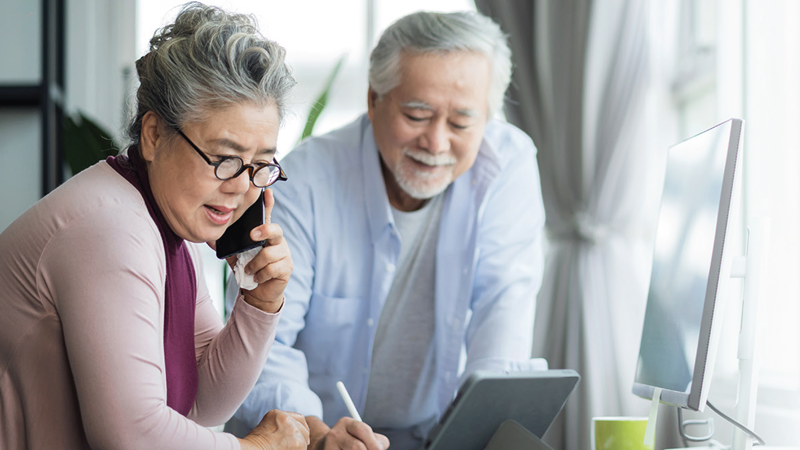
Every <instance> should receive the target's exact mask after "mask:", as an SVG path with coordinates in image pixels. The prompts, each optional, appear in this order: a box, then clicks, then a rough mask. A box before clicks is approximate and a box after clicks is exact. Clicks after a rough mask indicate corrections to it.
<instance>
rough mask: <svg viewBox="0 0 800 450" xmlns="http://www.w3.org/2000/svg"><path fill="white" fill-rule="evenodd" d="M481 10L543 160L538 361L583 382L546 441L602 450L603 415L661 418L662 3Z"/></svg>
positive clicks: (496, 2)
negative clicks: (653, 401) (654, 284)
mask: <svg viewBox="0 0 800 450" xmlns="http://www.w3.org/2000/svg"><path fill="white" fill-rule="evenodd" d="M476 5H477V6H478V9H479V11H481V12H483V13H485V14H487V15H489V16H491V17H493V18H494V19H495V20H496V21H498V23H500V25H501V26H502V27H503V29H504V30H505V31H506V32H507V33H508V34H509V36H510V43H511V46H512V51H513V52H514V59H515V73H514V79H513V87H512V89H511V90H510V92H509V97H510V99H509V101H508V102H507V108H506V115H507V118H508V119H509V121H511V122H512V123H515V124H516V125H517V126H519V127H521V128H522V129H524V130H525V131H526V132H528V133H529V134H530V135H531V137H532V138H533V140H534V142H535V143H536V146H537V148H538V152H539V153H538V161H539V167H540V171H541V179H542V192H543V196H544V202H545V209H546V213H547V231H548V236H549V238H550V239H549V247H548V252H547V264H546V269H545V278H544V284H543V286H542V290H541V292H540V293H539V297H538V304H537V312H536V325H535V329H534V355H533V356H537V357H545V358H547V360H548V361H549V363H550V367H551V368H569V369H574V370H576V371H577V372H578V373H580V375H581V377H582V380H581V383H580V385H579V387H578V390H577V391H576V392H575V393H574V394H573V397H572V398H571V399H570V401H569V402H568V404H567V407H566V408H565V413H564V414H562V416H561V417H560V419H559V421H558V422H557V423H555V424H554V425H553V427H552V428H551V429H550V431H549V432H548V434H547V436H546V440H547V441H548V442H550V444H551V445H553V446H554V447H555V448H556V449H565V450H590V449H591V448H592V446H591V443H590V425H591V418H592V417H593V416H617V415H646V413H647V408H648V403H647V401H645V400H642V399H639V398H638V397H635V396H634V395H633V394H632V393H631V388H632V383H633V376H634V371H635V368H636V358H637V353H638V349H639V340H640V335H641V328H642V323H643V320H644V308H645V303H646V297H647V285H648V279H649V275H650V265H651V264H650V261H651V254H650V246H649V245H648V242H649V240H648V236H649V233H648V232H647V226H648V225H650V224H651V223H652V220H653V218H652V213H653V208H652V207H645V206H646V205H645V200H646V199H647V198H650V199H652V197H648V194H649V193H651V192H652V183H653V181H654V180H652V179H651V175H650V174H651V173H652V170H651V163H652V162H653V160H654V157H655V156H656V151H655V146H654V145H653V140H652V139H649V136H648V119H647V117H648V107H647V92H648V90H647V84H648V80H649V70H648V69H649V56H648V53H649V48H648V44H647V33H646V27H647V18H648V10H647V8H648V7H649V6H648V5H649V2H643V1H638V0H629V1H624V0H476ZM532 400H534V401H535V399H532Z"/></svg>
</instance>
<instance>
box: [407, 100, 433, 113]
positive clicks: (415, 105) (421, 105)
mask: <svg viewBox="0 0 800 450" xmlns="http://www.w3.org/2000/svg"><path fill="white" fill-rule="evenodd" d="M401 106H403V107H404V108H411V109H424V110H426V111H433V106H431V105H429V104H427V103H425V102H422V101H419V100H411V101H410V102H405V103H402V104H401Z"/></svg>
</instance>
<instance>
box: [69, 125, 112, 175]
mask: <svg viewBox="0 0 800 450" xmlns="http://www.w3.org/2000/svg"><path fill="white" fill-rule="evenodd" d="M63 139H64V141H63V143H64V158H65V159H66V162H67V165H69V168H70V170H71V171H72V174H73V175H76V174H78V173H79V172H81V171H82V170H84V169H86V168H87V167H90V166H92V165H94V164H95V163H97V162H98V161H100V160H103V159H105V158H106V157H107V156H111V155H115V154H117V153H118V152H119V149H118V148H117V146H116V145H115V144H114V140H113V138H112V137H111V134H110V133H108V132H107V131H105V130H104V129H103V128H102V127H100V126H99V125H98V124H97V123H95V122H94V121H93V120H91V119H89V118H88V117H86V115H84V114H83V113H81V112H78V113H77V120H76V118H74V117H73V116H71V115H69V114H66V115H64V136H63Z"/></svg>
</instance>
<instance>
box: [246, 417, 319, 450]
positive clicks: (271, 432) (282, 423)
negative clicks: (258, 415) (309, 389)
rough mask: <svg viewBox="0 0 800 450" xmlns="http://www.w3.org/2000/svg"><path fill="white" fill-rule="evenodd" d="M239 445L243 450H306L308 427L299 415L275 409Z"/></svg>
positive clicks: (303, 418)
mask: <svg viewBox="0 0 800 450" xmlns="http://www.w3.org/2000/svg"><path fill="white" fill-rule="evenodd" d="M239 443H240V444H241V446H242V450H279V449H280V450H284V449H286V450H293V449H298V450H305V449H306V448H307V447H308V444H309V440H308V425H307V424H306V419H305V417H303V416H302V415H300V414H298V413H292V412H285V411H278V410H277V409H273V410H272V411H270V412H268V413H267V414H266V415H265V416H264V418H263V419H261V423H259V424H258V426H256V427H255V428H253V431H251V432H250V434H248V435H247V436H245V437H244V438H243V439H240V440H239Z"/></svg>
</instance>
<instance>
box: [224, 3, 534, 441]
mask: <svg viewBox="0 0 800 450" xmlns="http://www.w3.org/2000/svg"><path fill="white" fill-rule="evenodd" d="M510 56H511V55H510V51H509V49H508V47H507V44H506V41H505V37H504V35H503V33H502V32H501V30H500V28H499V27H498V26H497V25H496V24H495V23H494V22H492V21H491V20H490V19H488V18H486V17H484V16H481V15H479V14H476V13H451V14H441V13H415V14H412V15H409V16H406V17H404V18H402V19H400V20H399V21H397V22H396V23H394V24H393V25H392V26H390V27H389V28H388V29H387V30H386V31H385V33H384V34H383V36H382V37H381V39H380V42H379V43H378V45H377V47H376V48H375V50H374V51H373V52H372V55H371V58H370V70H369V82H370V87H369V93H368V111H367V114H366V115H364V116H362V117H360V118H358V119H357V120H356V121H355V122H353V123H351V124H350V125H347V126H345V127H344V128H341V129H339V130H336V131H333V132H331V133H329V134H327V135H324V136H320V137H317V138H313V139H309V140H307V141H305V142H304V143H303V144H302V145H300V146H299V147H298V148H297V149H296V150H294V151H293V152H291V153H290V154H289V155H287V156H286V158H284V159H283V160H282V161H281V164H282V165H283V167H284V168H285V169H286V172H287V173H289V174H291V177H292V181H291V182H290V183H286V184H285V185H281V186H279V187H277V188H275V209H274V211H273V213H272V218H273V220H275V222H280V223H281V224H282V225H283V227H284V230H285V231H284V233H285V236H286V239H287V241H288V242H289V246H290V248H291V250H292V256H293V259H294V273H293V274H292V278H291V280H290V282H289V285H288V286H287V288H286V299H287V301H286V304H285V306H284V310H283V312H282V318H281V323H280V325H279V327H278V331H277V337H276V338H275V344H274V345H273V348H272V351H271V352H270V356H269V360H268V362H267V364H266V366H265V367H264V371H263V373H262V375H261V377H260V379H259V381H258V383H257V385H256V387H255V388H254V390H253V391H252V392H251V394H250V396H249V397H248V399H247V400H246V401H245V403H244V405H243V406H242V407H241V408H240V410H239V411H238V412H237V414H236V416H235V417H234V419H233V420H232V421H231V423H229V427H228V428H229V429H231V430H233V431H235V429H236V428H237V425H248V426H251V427H252V426H254V425H255V424H256V423H257V422H258V419H259V418H261V417H263V415H264V413H265V412H266V411H269V410H271V409H282V410H290V411H298V412H301V413H302V414H304V415H306V416H308V420H307V421H308V424H309V427H310V429H311V433H312V445H313V446H314V448H317V449H333V448H364V447H366V448H368V449H378V448H385V447H386V446H387V445H388V442H387V439H386V436H388V437H389V439H390V440H391V443H392V447H393V448H412V447H415V446H419V444H420V442H421V441H422V439H424V437H425V435H426V433H427V432H428V430H429V429H430V428H431V427H432V426H433V425H434V424H435V422H436V420H437V418H438V417H439V416H440V415H441V414H442V412H443V410H444V409H445V408H446V407H447V405H448V404H449V402H450V401H451V400H452V398H453V396H454V394H455V392H456V390H457V388H458V385H459V380H460V379H463V378H464V377H466V376H468V375H469V374H470V373H471V372H472V371H474V370H477V369H484V370H497V371H504V370H518V369H519V368H520V367H523V366H524V364H526V363H528V361H529V357H530V352H531V341H532V332H533V319H534V306H535V298H536V293H537V292H538V290H539V286H540V284H541V277H542V269H543V256H542V253H543V250H542V233H543V226H544V209H543V206H542V198H541V191H540V186H539V174H538V169H537V165H536V159H535V148H534V146H533V143H532V141H531V139H530V138H529V137H528V136H526V135H525V134H524V133H523V132H521V131H520V130H518V129H517V128H514V127H513V126H511V125H509V124H507V123H504V122H501V121H499V120H492V119H491V118H492V116H493V115H494V114H495V113H496V112H497V111H498V109H499V108H500V106H501V105H502V101H503V95H504V93H505V90H506V87H507V86H508V83H509V79H510V73H511V61H510ZM257 281H258V280H257ZM337 381H343V382H344V384H345V385H346V386H347V389H348V390H349V392H350V395H351V397H352V400H353V402H354V404H355V406H356V408H357V409H358V410H359V412H360V414H361V416H362V418H363V420H364V422H363V423H362V422H358V421H356V420H353V419H352V418H350V415H349V414H348V410H347V409H346V406H345V403H344V402H343V401H342V399H341V398H340V396H339V393H338V392H337V389H336V382H337ZM323 419H324V422H323ZM367 424H369V426H368V425H367ZM370 426H371V427H370ZM248 429H249V428H248ZM353 440H358V441H361V442H362V443H363V445H364V447H349V446H348V445H350V444H352V441H353Z"/></svg>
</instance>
